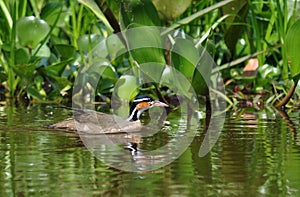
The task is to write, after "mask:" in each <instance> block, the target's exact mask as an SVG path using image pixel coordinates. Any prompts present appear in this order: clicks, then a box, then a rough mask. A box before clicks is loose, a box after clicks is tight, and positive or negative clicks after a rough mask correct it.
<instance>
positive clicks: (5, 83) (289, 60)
mask: <svg viewBox="0 0 300 197" xmlns="http://www.w3.org/2000/svg"><path fill="white" fill-rule="evenodd" d="M179 3H180V6H177V4H179ZM166 5H168V6H166ZM170 5H171V6H170ZM166 7H168V9H166ZM178 7H180V8H182V9H181V10H180V9H177V8H178ZM0 16H1V17H0V18H1V19H0V26H1V30H0V81H1V93H0V94H1V100H3V101H5V100H7V99H8V98H9V99H11V98H14V99H16V100H17V101H19V102H21V101H31V102H62V101H65V102H68V101H69V99H70V98H71V96H72V88H73V85H74V81H75V79H76V81H77V82H78V83H82V84H84V83H86V78H85V75H84V74H83V73H84V72H87V73H89V74H91V73H92V72H93V69H102V70H101V73H102V75H101V78H100V81H99V79H97V80H98V81H99V82H98V81H97V84H98V85H97V88H96V89H95V95H94V96H96V97H97V98H102V99H103V98H107V97H105V96H110V95H111V94H112V93H113V92H114V90H115V89H118V96H119V97H123V98H125V99H130V98H132V97H133V96H135V95H136V94H137V93H138V91H140V92H147V93H148V94H151V92H156V94H158V95H163V96H166V97H167V96H170V95H168V94H170V93H169V91H168V90H166V87H164V86H162V85H160V84H155V83H146V84H140V83H139V80H138V78H139V74H140V73H138V72H136V73H135V78H131V77H129V76H127V75H126V72H127V71H128V70H136V69H137V68H139V66H140V65H142V64H145V63H147V62H156V63H158V65H160V66H158V67H157V68H156V69H157V73H160V74H159V76H158V77H159V78H160V79H166V78H167V77H168V76H165V75H166V72H164V71H165V70H166V69H168V68H167V67H166V66H165V65H166V64H168V65H170V66H172V67H173V68H175V69H176V70H178V71H179V72H180V73H181V74H182V75H183V76H185V77H186V78H187V79H188V80H189V83H190V84H191V85H192V87H193V89H194V90H195V92H196V94H197V95H199V96H200V95H201V96H207V95H208V88H207V83H208V82H209V79H210V78H213V77H215V76H216V75H215V74H216V73H218V72H221V73H222V78H223V79H224V83H225V85H226V94H227V95H228V97H226V101H227V102H228V103H229V104H236V103H239V101H240V100H245V101H247V102H248V101H250V103H251V106H253V105H254V104H255V102H257V101H260V100H263V101H264V103H265V104H274V105H275V104H277V106H283V105H287V106H295V105H297V103H298V100H297V97H298V96H299V94H300V91H299V90H298V89H297V88H296V87H297V83H298V80H299V71H300V68H299V67H300V64H299V60H298V58H297V57H298V53H299V50H297V47H298V46H299V44H297V43H299V42H300V39H299V38H298V37H297V35H298V32H299V31H300V22H299V20H298V17H297V16H298V9H297V1H294V2H293V1H280V0H264V1H249V0H242V1H234V0H224V1H220V2H218V1H208V0H207V1H194V0H180V1H179V0H177V1H172V3H170V2H169V1H165V0H153V1H150V0H136V1H132V0H124V1H122V2H121V0H116V1H107V0H95V1H92V0H79V1H78V2H77V1H59V0H44V1H34V0H30V1H26V0H10V1H1V2H0ZM149 26H160V27H165V29H164V31H163V32H156V30H155V29H153V28H150V29H149ZM134 27H145V28H148V29H147V31H146V30H145V29H144V30H143V32H139V33H140V34H139V35H134V36H135V39H134V42H128V40H126V36H125V37H122V36H113V35H114V33H118V32H120V31H123V30H129V29H131V28H134ZM181 30H183V31H184V32H185V33H186V34H187V35H190V36H191V38H187V37H185V36H178V35H180V32H181ZM175 35H177V36H175ZM182 35H183V34H182ZM161 36H168V38H169V40H171V41H170V42H169V43H165V42H163V41H161V39H160V37H161ZM145 37H147V39H148V41H149V40H150V42H152V43H155V44H156V45H155V46H162V48H163V49H161V48H160V47H148V48H143V49H134V46H135V43H140V42H143V40H144V39H145ZM158 40H159V42H158ZM126 41H127V42H126ZM99 43H104V44H102V45H101V44H100V45H99ZM166 45H168V47H166ZM164 47H165V48H164ZM95 48H96V50H97V51H101V54H98V56H97V58H98V59H97V64H98V65H99V66H98V67H96V68H95V67H91V66H88V65H89V61H90V60H89V58H90V55H87V54H91V53H92V52H93V51H95ZM127 49H133V50H131V51H130V52H129V53H128V52H124V51H126V50H127ZM203 49H206V50H207V51H208V52H209V54H210V55H211V56H212V57H213V59H214V61H215V62H216V64H217V66H216V67H213V63H211V64H209V66H208V68H207V67H206V68H204V67H203V66H201V64H200V65H199V64H197V61H198V60H199V59H197V57H203V56H202V55H203ZM176 51H181V52H183V54H184V55H183V56H182V55H177V54H176V53H174V52H176ZM250 58H257V62H258V69H257V71H256V70H254V72H257V74H256V75H255V74H254V75H250V76H246V75H245V73H243V68H244V67H245V65H247V62H248V60H249V59H250ZM201 61H203V62H204V61H208V59H207V58H204V59H202V60H201ZM201 61H200V62H201ZM196 68H197V69H196ZM201 69H202V70H201ZM203 69H204V70H203ZM199 70H200V71H201V73H202V74H203V72H204V73H209V74H208V75H201V74H200V72H199ZM142 71H143V72H144V73H147V68H146V67H145V69H144V70H142ZM77 77H79V78H77ZM120 77H121V79H122V83H125V84H128V85H126V86H124V87H122V88H120V86H119V85H120V84H119V81H120V80H119V78H120ZM150 77H151V76H150ZM155 77H157V76H155ZM133 87H136V88H138V91H132V88H133ZM86 88H88V87H86ZM185 88H188V89H189V88H191V87H187V86H186V87H185ZM183 89H184V88H183ZM79 91H80V90H76V89H75V90H74V91H73V94H74V93H75V95H76V93H78V92H79ZM182 91H184V90H182ZM128 92H131V94H130V95H128ZM215 92H218V90H215ZM293 95H294V97H293ZM223 96H224V95H223Z"/></svg>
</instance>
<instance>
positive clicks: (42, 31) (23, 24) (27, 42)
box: [16, 16, 50, 48]
mask: <svg viewBox="0 0 300 197" xmlns="http://www.w3.org/2000/svg"><path fill="white" fill-rule="evenodd" d="M49 31H50V27H49V25H48V24H47V23H46V22H45V21H44V20H42V19H38V18H36V17H34V16H27V17H24V18H20V19H19V20H18V21H17V23H16V32H17V35H18V38H19V41H20V44H21V45H22V46H26V47H29V48H35V47H36V46H37V45H38V44H39V43H40V42H41V41H42V40H43V39H44V38H45V37H46V36H47V34H48V33H49Z"/></svg>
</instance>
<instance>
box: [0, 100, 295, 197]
mask: <svg viewBox="0 0 300 197" xmlns="http://www.w3.org/2000/svg"><path fill="white" fill-rule="evenodd" d="M71 116H72V113H71V112H70V111H68V110H65V109H60V108H55V107H54V106H51V105H34V106H30V107H0V141H1V144H0V168H1V171H0V196H242V195H244V196H286V195H290V196H299V195H300V176H299V169H300V168H299V167H300V135H299V132H300V128H299V121H300V114H299V112H298V111H294V112H293V111H291V112H288V113H287V114H284V113H283V112H278V111H276V110H274V109H266V110H263V111H260V112H257V111H255V110H245V111H235V112H228V113H227V115H226V116H227V117H226V121H225V125H224V128H223V130H222V132H221V135H220V137H219V139H218V141H217V143H216V144H215V146H214V147H213V148H212V150H211V151H210V152H209V154H207V155H206V156H205V157H199V156H198V152H199V148H200V145H201V143H202V141H203V138H204V137H205V135H206V133H205V131H204V127H205V126H204V123H205V121H204V120H200V123H201V126H200V127H199V128H198V130H197V131H196V136H195V137H194V138H193V140H192V142H191V144H190V146H189V147H188V148H187V149H186V150H184V151H183V154H182V155H181V156H180V157H179V158H177V159H176V160H175V161H174V162H172V163H171V164H169V165H166V166H164V167H162V168H159V169H156V170H151V171H148V172H126V171H122V170H119V169H116V168H113V167H110V166H109V165H107V164H106V163H105V162H102V161H101V160H99V159H97V157H95V155H93V154H92V153H91V151H90V150H89V149H87V148H86V146H85V145H84V143H83V142H82V140H81V139H80V137H79V136H78V135H75V134H72V133H65V132H61V131H56V130H50V129H46V128H44V127H42V125H47V124H50V123H54V122H57V121H59V120H63V119H65V118H67V117H71ZM167 118H168V121H169V122H170V123H169V124H167V125H166V126H165V128H163V129H162V131H161V132H159V133H157V134H156V135H154V136H152V137H151V136H149V137H144V138H142V140H141V142H139V144H138V147H140V148H142V149H155V148H158V147H161V146H163V145H165V144H166V143H168V142H172V143H173V145H174V148H176V140H174V136H176V133H174V131H175V130H177V129H178V127H180V124H182V123H181V120H180V117H178V116H177V113H175V112H174V113H170V114H169V115H168V117H167ZM172 139H173V141H172ZM123 145H124V146H123ZM123 145H122V144H120V147H123V148H124V147H126V146H125V145H126V144H123ZM127 145H128V144H127ZM108 146H109V145H103V146H102V147H104V148H107V149H106V150H109V149H108ZM124 150H125V151H126V152H125V154H127V155H124V157H125V156H126V157H128V156H130V155H131V154H132V152H130V151H129V150H128V149H126V148H124ZM110 151H111V150H110ZM103 154H111V156H112V158H113V159H114V160H115V162H116V163H118V162H122V161H123V160H122V157H123V155H118V154H119V153H117V152H113V151H111V152H108V151H103ZM135 154H137V153H135ZM164 154H166V155H167V154H168V153H167V152H165V153H164ZM137 155H138V154H137ZM166 155H161V157H162V158H163V157H164V156H166ZM132 162H134V161H132Z"/></svg>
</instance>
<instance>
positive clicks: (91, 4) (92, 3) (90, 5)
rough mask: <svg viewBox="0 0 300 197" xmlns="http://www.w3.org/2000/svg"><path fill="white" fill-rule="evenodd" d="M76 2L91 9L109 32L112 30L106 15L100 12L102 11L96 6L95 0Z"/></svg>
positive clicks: (79, 0)
mask: <svg viewBox="0 0 300 197" xmlns="http://www.w3.org/2000/svg"><path fill="white" fill-rule="evenodd" d="M78 2H79V3H82V4H83V5H85V6H86V7H88V8H89V9H91V10H92V11H93V12H94V14H95V15H96V16H97V17H98V18H99V19H100V20H101V21H102V22H103V23H104V25H105V26H106V28H107V30H108V31H109V32H113V28H112V27H111V26H110V24H109V22H108V20H107V19H106V17H105V16H104V14H103V13H102V11H101V10H100V8H99V7H98V5H97V4H96V2H95V1H93V0H78Z"/></svg>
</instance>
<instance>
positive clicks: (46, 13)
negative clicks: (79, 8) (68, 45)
mask: <svg viewBox="0 0 300 197" xmlns="http://www.w3.org/2000/svg"><path fill="white" fill-rule="evenodd" d="M62 6H63V4H62V3H60V2H49V3H47V4H46V5H45V6H44V7H43V8H42V11H41V18H42V19H43V20H45V21H46V22H47V23H48V24H49V25H51V26H52V25H56V26H59V27H61V26H64V24H65V22H64V19H65V17H66V15H67V14H68V12H62V14H61V13H60V12H61V11H62ZM60 14H61V15H60ZM58 15H60V16H59V20H58V22H57V23H56V24H55V22H56V18H57V17H58Z"/></svg>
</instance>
